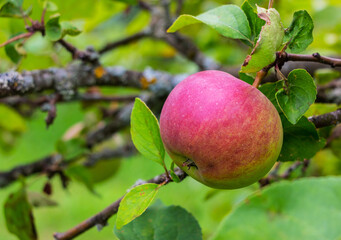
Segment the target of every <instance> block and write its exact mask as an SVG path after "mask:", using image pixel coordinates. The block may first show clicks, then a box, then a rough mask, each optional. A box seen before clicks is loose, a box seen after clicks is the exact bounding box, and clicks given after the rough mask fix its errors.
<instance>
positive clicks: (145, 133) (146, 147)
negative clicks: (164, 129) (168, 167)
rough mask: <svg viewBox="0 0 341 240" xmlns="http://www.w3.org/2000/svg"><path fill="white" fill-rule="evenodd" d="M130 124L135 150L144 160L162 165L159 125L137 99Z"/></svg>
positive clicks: (143, 104)
mask: <svg viewBox="0 0 341 240" xmlns="http://www.w3.org/2000/svg"><path fill="white" fill-rule="evenodd" d="M130 124H131V130H130V131H131V137H132V140H133V143H134V145H135V147H136V148H137V150H139V152H140V153H141V154H142V155H143V156H145V157H146V158H148V159H150V160H153V161H155V162H157V163H159V164H161V165H164V158H165V148H164V146H163V143H162V140H161V136H160V127H159V123H158V121H157V119H156V117H155V116H154V114H153V113H152V112H151V111H150V109H149V108H148V107H147V105H146V104H145V103H144V102H143V101H142V100H141V99H139V98H136V99H135V104H134V107H133V111H132V113H131V123H130Z"/></svg>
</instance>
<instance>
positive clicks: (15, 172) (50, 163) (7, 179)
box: [0, 144, 135, 188]
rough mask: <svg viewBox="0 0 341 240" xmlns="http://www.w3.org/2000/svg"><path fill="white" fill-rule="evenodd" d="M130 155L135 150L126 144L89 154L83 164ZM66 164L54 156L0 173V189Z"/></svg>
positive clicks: (93, 163)
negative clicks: (23, 178) (20, 179)
mask: <svg viewBox="0 0 341 240" xmlns="http://www.w3.org/2000/svg"><path fill="white" fill-rule="evenodd" d="M132 154H135V148H134V147H133V146H132V144H128V145H125V146H122V147H119V148H117V149H114V150H108V149H107V150H104V151H103V152H98V153H93V154H90V155H89V156H88V157H87V160H86V161H85V162H84V165H85V166H93V165H95V164H96V163H97V162H98V161H102V160H107V159H109V158H118V157H128V156H131V155H132ZM68 163H70V161H66V162H65V161H64V160H63V157H62V155H60V154H54V155H51V156H47V157H45V158H43V159H41V160H38V161H36V162H32V163H28V164H24V165H21V166H17V167H15V168H13V169H12V170H9V171H5V172H0V188H3V187H6V186H8V185H10V184H11V183H13V182H14V181H16V180H18V179H19V178H20V177H28V176H32V175H35V174H39V173H44V172H47V171H49V170H51V169H59V168H60V167H62V166H63V167H65V166H66V165H67V164H68Z"/></svg>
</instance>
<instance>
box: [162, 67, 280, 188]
mask: <svg viewBox="0 0 341 240" xmlns="http://www.w3.org/2000/svg"><path fill="white" fill-rule="evenodd" d="M160 131H161V138H162V141H163V143H164V145H165V148H166V151H167V152H168V154H169V155H170V157H171V158H172V160H173V161H174V162H175V164H176V165H178V166H179V167H180V168H181V169H182V170H183V171H185V172H186V173H187V174H188V175H189V176H191V177H193V178H194V179H196V180H197V181H199V182H201V183H203V184H205V185H207V186H209V187H212V188H222V189H234V188H241V187H245V186H248V185H250V184H252V183H254V182H256V181H258V180H259V179H261V178H262V177H263V176H264V175H266V174H267V173H268V172H269V170H270V169H271V168H272V166H273V165H274V163H275V162H276V160H277V158H278V156H279V153H280V151H281V147H282V142H283V129H282V123H281V119H280V117H279V115H278V112H277V110H276V108H275V107H274V106H273V104H272V103H271V102H270V101H269V100H268V98H267V97H266V96H264V95H263V94H262V93H261V92H260V91H259V90H258V89H257V88H255V87H253V86H251V85H249V84H247V83H246V82H243V81H242V80H240V79H238V78H235V77H233V76H232V75H230V74H228V73H225V72H221V71H213V70H209V71H203V72H198V73H195V74H193V75H191V76H189V77H187V78H186V79H185V80H183V81H182V82H180V83H179V84H178V85H177V86H176V87H175V88H174V89H173V91H172V92H171V93H170V94H169V96H168V98H167V100H166V102H165V104H164V106H163V109H162V112H161V117H160Z"/></svg>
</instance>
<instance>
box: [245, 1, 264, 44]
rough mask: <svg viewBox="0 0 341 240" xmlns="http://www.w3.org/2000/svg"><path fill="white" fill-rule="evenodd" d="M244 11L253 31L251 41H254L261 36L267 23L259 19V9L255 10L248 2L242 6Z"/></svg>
mask: <svg viewBox="0 0 341 240" xmlns="http://www.w3.org/2000/svg"><path fill="white" fill-rule="evenodd" d="M242 10H243V11H244V13H245V15H246V17H247V20H248V21H249V25H250V29H251V40H252V41H254V40H255V39H256V38H257V36H258V35H259V33H260V31H261V29H262V26H263V25H264V24H265V21H264V20H263V19H261V18H259V17H258V15H257V9H254V8H253V7H252V6H251V4H250V3H249V1H248V0H245V1H244V3H243V5H242Z"/></svg>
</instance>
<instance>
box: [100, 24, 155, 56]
mask: <svg viewBox="0 0 341 240" xmlns="http://www.w3.org/2000/svg"><path fill="white" fill-rule="evenodd" d="M149 36H150V31H148V30H144V31H142V32H139V33H136V34H133V35H131V36H128V37H126V38H123V39H121V40H118V41H116V42H112V43H108V44H107V45H105V46H104V47H103V48H101V49H100V50H99V51H98V53H99V54H104V53H106V52H108V51H111V50H113V49H115V48H117V47H120V46H123V45H127V44H130V43H133V42H136V41H138V40H140V39H142V38H145V37H149Z"/></svg>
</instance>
